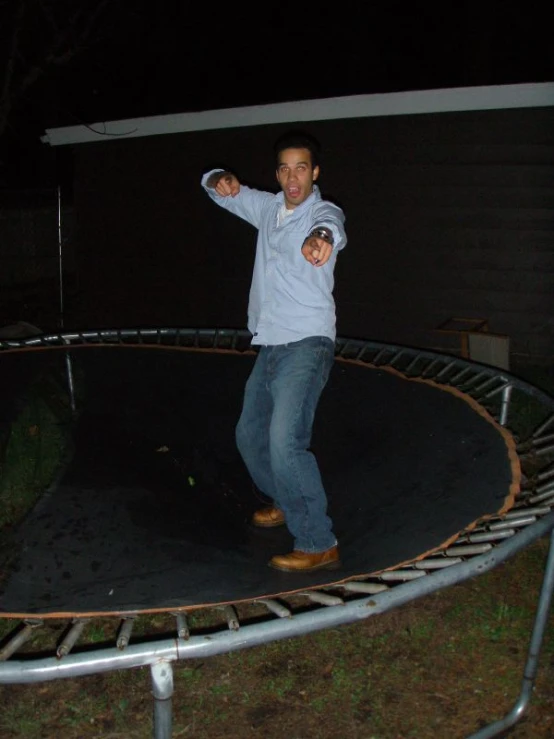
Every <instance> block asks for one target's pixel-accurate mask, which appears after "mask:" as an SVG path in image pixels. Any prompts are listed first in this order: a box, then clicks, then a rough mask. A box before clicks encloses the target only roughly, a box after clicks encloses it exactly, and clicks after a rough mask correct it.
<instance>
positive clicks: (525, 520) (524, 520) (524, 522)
mask: <svg viewBox="0 0 554 739" xmlns="http://www.w3.org/2000/svg"><path fill="white" fill-rule="evenodd" d="M536 520H537V519H536V518H535V516H522V517H521V518H512V519H510V520H509V521H507V520H505V521H500V522H499V523H493V524H491V527H490V528H491V531H499V530H501V529H504V528H508V527H511V526H528V525H529V524H530V523H534V522H535V521H536Z"/></svg>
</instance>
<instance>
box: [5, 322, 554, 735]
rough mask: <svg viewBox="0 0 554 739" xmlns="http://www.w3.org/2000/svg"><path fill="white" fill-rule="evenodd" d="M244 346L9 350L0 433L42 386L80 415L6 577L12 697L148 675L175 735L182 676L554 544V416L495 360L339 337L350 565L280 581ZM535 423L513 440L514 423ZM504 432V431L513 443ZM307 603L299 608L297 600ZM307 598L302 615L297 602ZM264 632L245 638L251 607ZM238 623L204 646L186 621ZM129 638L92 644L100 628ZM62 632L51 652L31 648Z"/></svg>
mask: <svg viewBox="0 0 554 739" xmlns="http://www.w3.org/2000/svg"><path fill="white" fill-rule="evenodd" d="M249 338H250V335H249V334H248V333H247V332H244V331H237V330H216V329H213V330H207V329H206V330H198V329H170V328H167V329H165V328H164V329H126V330H106V331H88V332H80V333H65V334H55V335H49V336H39V337H34V338H32V339H27V340H25V341H21V342H13V341H10V342H3V343H1V344H0V380H1V382H2V386H3V387H4V388H10V392H9V393H4V396H3V400H2V403H1V406H0V407H1V414H2V415H1V417H0V422H1V423H2V424H3V426H4V428H7V427H9V426H10V424H11V423H12V421H13V420H14V419H15V418H16V417H17V415H18V413H20V411H21V408H22V407H23V406H24V405H25V399H26V398H28V394H29V389H30V388H32V387H34V386H36V384H37V383H42V385H43V386H44V385H45V384H46V385H48V383H50V386H51V387H54V386H55V387H56V388H58V390H60V389H61V391H60V392H61V395H62V396H63V397H64V398H65V402H66V404H67V406H68V407H70V408H71V414H70V415H71V421H70V423H68V429H67V431H68V432H69V431H70V432H71V433H70V435H69V433H68V440H69V439H70V441H68V448H67V452H68V454H67V461H66V463H65V464H64V465H63V469H62V471H61V473H60V474H59V476H58V478H57V480H56V483H55V484H54V485H53V486H52V487H51V488H49V489H48V490H47V491H45V492H44V494H43V495H42V496H41V497H40V499H39V500H38V502H37V503H36V505H34V507H33V508H32V510H30V511H29V512H28V514H27V515H26V516H25V517H24V519H23V520H22V521H21V522H20V523H19V524H18V525H17V527H16V528H15V529H14V530H13V531H12V532H11V533H10V536H9V546H8V547H6V546H4V549H7V550H8V557H7V561H6V563H4V566H3V568H2V573H3V574H2V577H1V578H0V618H3V619H5V620H7V621H9V622H10V624H12V622H13V629H12V630H11V632H10V633H9V635H8V637H7V638H6V639H5V640H4V642H3V643H2V645H1V651H0V683H17V682H19V683H24V682H29V683H30V682H39V681H44V680H53V679H57V678H62V677H72V676H78V675H85V674H91V673H94V672H101V671H109V670H118V669H126V668H131V667H136V666H139V665H140V666H145V665H148V666H149V667H150V670H151V676H152V682H153V688H154V689H153V693H154V721H153V731H154V736H155V737H159V738H164V739H165V738H166V737H169V736H171V700H170V698H171V695H172V692H173V677H172V668H171V665H172V662H173V661H175V660H179V659H193V658H198V657H206V656H209V655H214V654H220V653H224V652H228V651H231V650H236V649H242V648H246V647H250V646H256V645H258V644H261V643H264V642H268V641H271V640H275V639H281V638H286V637H291V636H301V635H303V634H306V633H309V632H311V631H315V630H319V629H325V628H330V627H334V626H337V625H340V624H345V623H352V622H355V621H358V620H361V619H364V618H368V617H369V616H373V615H377V614H379V613H383V612H385V611H388V610H390V609H391V608H394V607H397V606H399V605H401V604H403V603H406V602H408V601H410V600H412V599H415V598H418V597H420V596H422V595H424V594H427V593H430V592H432V591H434V590H438V589H440V588H443V587H445V586H447V585H451V584H454V583H456V582H461V581H462V580H464V579H467V578H469V577H472V576H475V575H477V574H481V573H483V572H486V571H488V570H490V569H491V568H493V567H495V566H496V565H498V564H499V563H500V562H502V561H504V560H505V559H508V558H509V557H511V556H513V555H514V554H515V553H516V552H517V551H520V550H521V549H522V548H524V547H526V546H528V545H529V544H530V543H531V542H533V541H535V540H536V539H538V538H540V537H542V536H544V535H546V534H548V533H549V532H551V531H552V530H553V528H554V513H553V512H552V506H553V505H554V466H553V463H552V458H553V449H554V445H553V443H552V442H553V439H554V433H553V429H554V400H552V398H550V397H549V396H548V395H546V394H544V393H542V392H541V391H539V390H538V389H537V388H535V387H533V386H531V385H529V384H527V383H524V382H523V381H522V380H519V379H518V378H516V377H514V376H512V375H510V374H509V373H505V372H503V371H500V370H497V369H495V368H492V367H488V366H485V365H479V364H476V363H472V362H470V361H467V360H463V359H460V358H457V357H454V356H449V355H442V354H438V353H436V352H431V351H422V350H419V349H415V348H410V347H403V346H395V345H390V344H383V343H379V342H372V341H361V340H354V339H344V338H339V339H338V340H337V342H336V361H335V366H334V367H333V371H332V373H331V378H330V380H329V383H328V386H327V387H326V389H325V391H324V394H323V396H322V399H321V403H320V406H319V409H318V413H317V417H316V422H315V425H314V433H313V439H312V450H313V452H314V454H315V455H316V457H317V459H318V462H319V465H320V468H321V472H322V476H323V478H324V482H325V486H326V490H327V493H328V497H329V507H330V512H331V515H332V518H333V520H334V523H335V531H336V534H337V537H338V539H339V543H340V547H341V559H342V564H341V568H340V569H339V570H335V571H333V572H329V571H317V572H314V573H307V574H306V573H305V574H301V575H299V574H290V573H283V572H278V571H276V570H273V569H271V568H269V567H268V566H267V562H268V560H269V558H270V557H271V556H272V555H273V554H275V553H278V552H284V551H288V550H289V549H290V547H291V544H292V541H291V539H290V535H289V534H288V532H287V531H286V530H285V529H277V530H275V529H274V530H262V531H260V530H259V529H254V528H253V527H252V526H251V525H250V523H249V522H250V518H251V515H252V512H253V511H254V510H255V509H256V508H258V507H259V506H260V505H263V504H264V503H265V499H264V497H263V495H262V494H261V493H260V492H259V491H257V490H255V489H254V487H253V485H252V483H251V481H250V479H249V476H248V474H247V472H246V469H245V468H244V466H243V465H242V462H241V460H240V458H239V456H238V452H237V451H236V448H235V445H234V426H235V424H236V421H237V418H238V415H239V412H240V406H241V402H242V392H243V388H244V384H245V381H246V378H247V376H248V374H249V372H250V369H251V367H252V364H253V362H254V360H255V351H253V350H252V349H251V348H250V344H249ZM518 404H519V407H522V405H524V406H525V407H526V408H527V410H528V409H529V408H531V407H532V410H533V413H532V414H531V416H529V414H525V417H526V419H527V421H525V423H524V424H523V426H525V425H527V428H518V429H516V430H514V429H512V425H511V423H510V420H511V416H510V414H511V412H512V411H513V409H514V407H518ZM508 429H510V430H508ZM551 558H552V547H551V549H550V554H549V557H548V561H547V565H546V569H545V574H544V582H543V590H542V593H541V596H540V599H539V604H538V608H537V617H536V621H535V627H534V631H533V634H532V636H531V646H530V651H529V657H528V665H527V667H526V671H525V678H524V682H523V685H522V693H521V696H520V698H519V699H518V703H517V705H516V706H515V707H514V710H513V711H512V713H511V714H509V715H507V716H506V717H504V719H502V720H501V721H499V722H495V723H493V724H491V725H489V726H488V727H487V728H486V729H483V730H481V731H480V732H478V734H475V735H474V736H475V737H477V736H478V737H480V738H482V737H485V736H495V735H496V734H498V733H499V732H500V731H503V730H505V729H506V728H507V727H509V726H511V725H513V724H514V723H515V722H516V721H517V720H518V718H519V717H520V715H521V713H522V711H523V709H524V708H525V706H526V704H527V702H528V700H529V695H530V689H531V686H532V683H533V680H534V675H535V672H536V662H537V655H538V650H539V648H540V643H541V640H542V635H543V631H544V627H545V623H546V618H547V613H548V609H549V604H550V598H551V591H552V586H553V581H554V573H553V564H552V560H551ZM298 598H300V599H304V600H305V601H306V604H307V605H304V606H303V607H302V608H300V609H298V610H295V608H294V606H292V605H291V603H290V602H289V601H291V599H292V600H293V601H294V602H296V600H297V599H298ZM295 599H296V600H295ZM252 603H254V604H257V605H259V606H261V607H262V608H263V609H264V612H265V613H266V617H265V618H262V619H260V620H258V621H257V622H256V623H248V624H241V623H240V619H239V618H238V615H237V606H238V605H239V604H252ZM199 609H215V610H218V611H219V612H222V613H223V614H224V621H225V623H224V624H223V626H222V627H221V628H215V629H214V630H213V633H210V634H209V636H207V635H205V634H195V633H194V630H191V629H190V628H189V623H188V619H187V616H188V614H190V613H191V612H193V611H197V610H199ZM156 612H168V613H171V614H173V615H174V617H175V635H174V636H173V638H168V639H167V640H165V641H164V640H161V641H160V639H159V637H157V638H156V639H154V638H149V637H141V638H140V639H139V640H137V641H136V642H135V641H133V630H134V627H135V624H136V623H137V620H138V619H140V618H141V616H142V617H144V616H145V615H146V614H151V613H156ZM106 617H109V618H113V619H116V620H117V621H118V622H119V623H120V630H119V632H118V636H117V641H116V644H114V645H113V646H110V645H104V646H102V647H101V648H95V649H91V648H90V646H86V645H83V644H80V640H82V639H83V638H84V635H85V634H86V627H87V626H88V625H89V624H90V622H91V620H94V619H95V618H106ZM51 619H67V628H66V630H65V631H64V634H63V637H62V638H61V639H60V640H59V642H58V643H57V644H56V645H55V647H54V649H53V653H52V655H50V656H44V654H42V653H40V654H36V655H34V654H33V649H32V644H33V638H34V636H35V635H36V633H37V632H38V631H40V629H41V628H42V627H44V625H45V624H47V623H48V622H49V620H51Z"/></svg>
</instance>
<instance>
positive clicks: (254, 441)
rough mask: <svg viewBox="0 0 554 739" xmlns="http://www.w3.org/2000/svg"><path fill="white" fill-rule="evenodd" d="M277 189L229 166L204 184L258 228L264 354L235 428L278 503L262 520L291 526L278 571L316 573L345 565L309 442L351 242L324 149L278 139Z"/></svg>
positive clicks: (258, 521)
mask: <svg viewBox="0 0 554 739" xmlns="http://www.w3.org/2000/svg"><path fill="white" fill-rule="evenodd" d="M275 155H276V163H277V171H276V175H277V181H278V183H279V185H280V188H281V191H280V192H279V193H278V194H276V195H275V194H273V193H269V192H262V191H259V190H254V189H252V188H249V187H247V186H246V185H243V184H241V183H240V182H239V180H238V179H237V177H236V176H235V175H234V174H233V173H231V172H228V171H225V170H211V171H210V172H207V173H206V174H205V175H204V177H203V178H202V186H203V187H204V189H205V190H206V192H207V193H208V194H209V196H210V197H211V198H212V200H214V202H215V203H217V205H220V206H221V207H223V208H226V209H227V210H228V211H230V212H231V213H233V214H235V215H236V216H239V217H240V218H243V219H244V220H245V221H247V222H248V223H250V224H251V225H253V226H254V227H255V228H257V229H258V239H257V245H256V258H255V262H254V273H253V278H252V285H251V288H250V300H249V306H248V328H249V330H250V332H251V333H252V344H256V345H260V350H259V353H258V356H257V358H256V362H255V364H254V368H253V370H252V373H251V375H250V377H249V379H248V382H247V384H246V388H245V395H244V402H243V408H242V413H241V416H240V419H239V422H238V424H237V429H236V440H237V446H238V449H239V451H240V453H241V455H242V458H243V460H244V462H245V464H246V466H247V468H248V471H249V473H250V475H251V477H252V479H253V481H254V483H255V484H256V486H257V487H258V488H259V489H260V490H261V491H262V492H263V493H265V494H266V495H267V496H269V497H270V498H271V499H272V501H273V504H274V505H272V506H269V507H266V508H263V509H261V510H259V511H256V513H255V514H254V516H253V519H252V523H253V524H254V525H255V526H261V527H273V526H280V525H283V524H286V525H287V527H288V530H289V531H290V533H291V535H292V537H293V539H294V550H293V551H292V552H290V553H288V554H283V555H276V556H274V557H272V559H271V560H270V562H269V565H270V566H271V567H274V568H276V569H278V570H284V571H286V572H309V571H312V570H318V569H322V568H326V569H332V568H333V569H334V568H336V567H338V566H339V565H340V560H339V550H338V544H337V540H336V537H335V535H334V533H333V528H332V521H331V519H330V518H329V516H328V515H327V496H326V494H325V490H324V487H323V483H322V480H321V475H320V472H319V468H318V465H317V462H316V459H315V457H314V455H313V454H312V452H311V451H310V450H309V445H310V441H311V435H312V427H313V421H314V416H315V412H316V408H317V404H318V402H319V398H320V395H321V392H322V390H323V388H324V387H325V384H326V382H327V379H328V377H329V372H330V370H331V367H332V364H333V361H334V348H335V336H336V329H335V322H336V318H335V303H334V300H333V294H332V293H333V286H334V279H333V270H334V267H335V262H336V259H337V253H338V251H339V250H340V249H342V248H343V247H344V246H345V245H346V234H345V231H344V214H343V211H342V210H341V209H340V208H339V207H337V206H336V205H334V204H333V203H331V202H329V201H326V200H323V199H322V197H321V194H320V191H319V188H318V186H317V185H316V184H315V182H316V180H317V179H318V177H319V146H318V144H317V142H316V141H315V140H314V139H312V138H311V137H310V136H307V135H305V134H302V133H295V132H290V133H289V134H286V135H284V136H282V137H281V138H280V139H279V140H278V141H277V143H276V144H275Z"/></svg>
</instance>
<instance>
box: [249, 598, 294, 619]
mask: <svg viewBox="0 0 554 739" xmlns="http://www.w3.org/2000/svg"><path fill="white" fill-rule="evenodd" d="M256 603H262V604H263V605H264V606H265V607H266V608H267V610H268V611H270V612H271V613H274V614H275V615H276V616H279V618H289V617H290V616H292V611H290V610H289V609H288V608H287V607H286V606H284V605H283V604H282V603H279V601H277V600H274V599H273V598H262V599H261V600H258V601H256Z"/></svg>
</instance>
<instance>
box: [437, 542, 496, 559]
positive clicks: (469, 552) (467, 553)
mask: <svg viewBox="0 0 554 739" xmlns="http://www.w3.org/2000/svg"><path fill="white" fill-rule="evenodd" d="M491 549H492V544H486V543H483V544H456V545H455V546H453V547H450V548H449V549H447V550H446V552H445V554H446V556H447V557H471V556H473V555H474V554H484V553H485V552H489V551H490V550H491Z"/></svg>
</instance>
